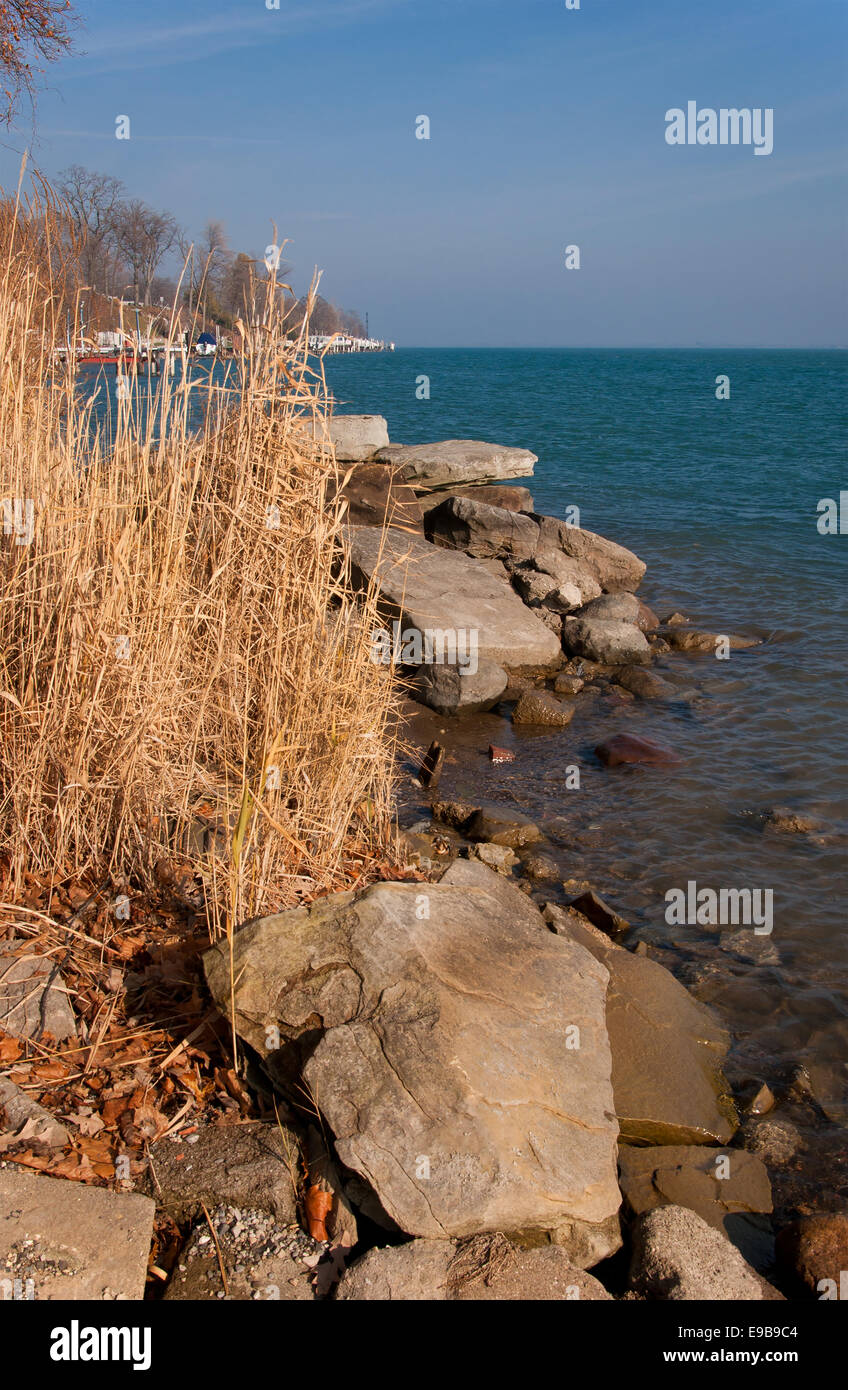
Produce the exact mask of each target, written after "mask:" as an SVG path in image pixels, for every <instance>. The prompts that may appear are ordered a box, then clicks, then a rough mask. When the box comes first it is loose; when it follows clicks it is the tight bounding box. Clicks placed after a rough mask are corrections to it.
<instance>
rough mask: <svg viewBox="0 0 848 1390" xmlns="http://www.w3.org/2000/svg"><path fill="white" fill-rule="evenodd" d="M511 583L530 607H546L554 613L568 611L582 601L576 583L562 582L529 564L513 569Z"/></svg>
mask: <svg viewBox="0 0 848 1390" xmlns="http://www.w3.org/2000/svg"><path fill="white" fill-rule="evenodd" d="M512 585H513V588H514V589H515V591H516V593H518V594H520V595H521V597H522V599H523V600H524V602H525V603H526V604H529V606H530V607H531V608H540V607H546V608H550V609H552V611H554V612H556V613H570V612H571V611H572V609H574V608H578V607H579V606H580V604H581V603H582V602H583V596H582V593H581V591H580V589H579V588H578V586H577V585H576V584H569V583H563V582H562V581H561V580H559V579H555V578H554V577H553V576H552V575H550V574H545V573H543V572H542V571H541V570H537V569H535V568H534V567H532V566H529V565H527V566H524V567H522V568H519V569H516V570H514V571H513V575H512Z"/></svg>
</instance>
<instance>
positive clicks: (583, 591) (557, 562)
mask: <svg viewBox="0 0 848 1390" xmlns="http://www.w3.org/2000/svg"><path fill="white" fill-rule="evenodd" d="M533 565H534V567H535V569H537V570H538V571H539V573H540V574H547V575H549V576H550V578H551V579H554V580H556V583H557V585H558V586H559V587H560V588H561V589H565V590H566V591H568V592H571V590H573V589H576V590H577V591H578V592H579V594H580V602H581V603H587V602H588V601H589V600H590V599H593V598H597V597H598V596H599V595H600V593H601V586H600V584H599V583H598V581H597V579H595V577H594V575H593V574H591V573H590V572H589V570H588V569H586V568H585V567H584V566H583V565H581V564H580V562H579V561H578V560H574V559H572V557H571V556H570V555H566V554H565V552H564V551H562V550H544V549H542V548H540V549H539V550H537V551H536V554H535V555H534V556H533Z"/></svg>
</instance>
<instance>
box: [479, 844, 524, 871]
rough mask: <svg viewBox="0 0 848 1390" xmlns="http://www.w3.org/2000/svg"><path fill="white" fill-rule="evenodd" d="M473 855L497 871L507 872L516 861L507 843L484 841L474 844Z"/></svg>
mask: <svg viewBox="0 0 848 1390" xmlns="http://www.w3.org/2000/svg"><path fill="white" fill-rule="evenodd" d="M473 857H474V858H475V859H479V860H480V863H481V864H488V866H489V868H490V869H495V870H496V871H497V872H498V873H506V874H508V873H509V871H510V869H512V868H513V867H514V866H515V865H516V864H517V863H518V858H517V856H516V854H515V852H514V851H513V850H511V849H510V847H509V845H492V844H489V843H487V842H486V841H483V842H482V843H481V844H479V845H475V846H474V849H473Z"/></svg>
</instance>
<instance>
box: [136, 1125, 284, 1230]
mask: <svg viewBox="0 0 848 1390" xmlns="http://www.w3.org/2000/svg"><path fill="white" fill-rule="evenodd" d="M299 1163H300V1145H299V1143H298V1140H297V1137H296V1135H295V1134H294V1133H293V1131H291V1130H289V1129H288V1128H287V1127H286V1126H278V1125H277V1124H263V1123H262V1122H261V1121H257V1122H255V1123H251V1124H246V1125H241V1124H240V1125H204V1126H202V1128H201V1129H200V1131H199V1133H198V1136H197V1142H196V1143H194V1144H186V1142H185V1140H180V1139H178V1140H176V1141H175V1140H173V1139H171V1138H166V1139H160V1140H158V1142H157V1143H155V1144H151V1146H150V1165H151V1181H150V1186H149V1189H148V1190H149V1192H150V1195H151V1196H155V1198H156V1200H157V1204H158V1205H159V1206H160V1207H162V1208H163V1209H164V1210H165V1211H167V1212H168V1214H169V1216H172V1217H173V1218H174V1220H175V1221H185V1220H186V1219H187V1218H189V1217H194V1216H196V1215H197V1213H198V1212H199V1211H200V1209H201V1205H203V1206H206V1207H208V1208H209V1209H210V1210H211V1209H212V1207H216V1206H220V1205H221V1204H222V1203H226V1204H228V1205H230V1206H234V1207H247V1208H250V1209H251V1210H258V1211H268V1212H272V1213H273V1214H274V1216H275V1218H276V1220H277V1221H278V1222H279V1223H280V1224H281V1225H289V1224H291V1223H293V1222H296V1221H297V1185H298V1183H299V1182H300V1169H299Z"/></svg>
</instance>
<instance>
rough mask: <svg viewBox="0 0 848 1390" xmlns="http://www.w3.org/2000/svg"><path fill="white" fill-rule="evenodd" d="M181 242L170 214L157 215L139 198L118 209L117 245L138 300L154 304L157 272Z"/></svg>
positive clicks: (160, 213)
mask: <svg viewBox="0 0 848 1390" xmlns="http://www.w3.org/2000/svg"><path fill="white" fill-rule="evenodd" d="M179 239H180V231H179V227H178V226H177V224H176V222H175V221H174V219H173V217H172V216H171V215H170V213H167V212H156V211H155V210H154V209H153V208H149V207H148V206H147V204H146V203H143V202H141V200H140V199H138V198H134V199H132V200H131V201H130V202H128V203H122V204H121V205H120V207H119V208H118V209H117V211H116V214H115V242H116V245H117V247H118V249H119V251H120V253H121V255H122V256H123V257H124V259H125V260H126V262H127V265H128V266H129V268H130V271H131V273H132V277H133V284H134V285H135V295H136V298H137V299H140V300H141V301H142V302H144V303H149V302H150V293H151V286H152V284H153V280H154V278H155V276H156V271H157V270H158V268H159V265H160V263H161V261H162V258H163V257H164V256H165V255H166V253H167V252H168V251H170V250H171V247H172V246H174V245H176V244H177V243H178V242H179Z"/></svg>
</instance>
